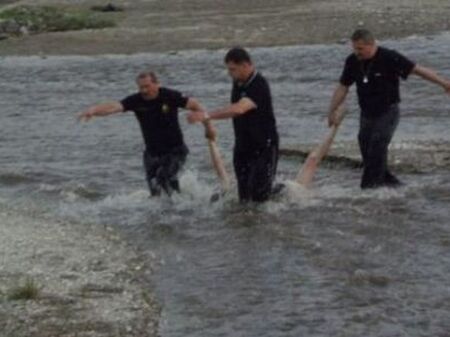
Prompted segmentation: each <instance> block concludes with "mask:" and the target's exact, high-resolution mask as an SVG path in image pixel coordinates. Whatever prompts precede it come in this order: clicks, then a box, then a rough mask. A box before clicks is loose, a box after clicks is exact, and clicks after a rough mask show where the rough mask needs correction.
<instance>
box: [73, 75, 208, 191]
mask: <svg viewBox="0 0 450 337" xmlns="http://www.w3.org/2000/svg"><path fill="white" fill-rule="evenodd" d="M136 83H137V85H138V88H139V92H138V93H136V94H133V95H131V96H128V97H126V98H124V99H123V100H122V101H120V102H110V103H104V104H99V105H95V106H92V107H90V108H88V109H87V110H85V111H84V112H82V113H81V114H80V115H79V119H80V120H85V121H88V120H89V119H91V118H92V117H96V116H107V115H111V114H115V113H118V112H125V111H134V113H135V116H136V118H137V120H138V122H139V125H140V127H141V131H142V135H143V137H144V142H145V151H144V158H143V159H144V167H145V171H146V177H147V183H148V187H149V189H150V193H151V195H152V196H159V195H160V194H161V190H164V191H165V192H166V193H167V194H168V195H169V196H170V195H171V194H172V193H173V191H177V192H179V191H180V186H179V183H178V178H177V174H178V172H179V170H180V169H181V168H182V166H183V164H184V162H185V161H186V156H187V154H188V148H187V147H186V145H185V143H184V140H183V134H182V132H181V128H180V125H179V122H178V108H185V109H189V110H191V111H201V110H202V107H201V105H200V104H199V103H198V102H197V100H195V99H193V98H189V97H185V96H183V95H182V94H181V93H180V92H178V91H176V90H172V89H168V88H165V87H161V86H160V84H159V81H158V78H157V77H156V75H155V74H154V73H153V72H143V73H141V74H139V75H138V76H137V78H136ZM205 128H206V136H207V138H209V139H211V140H214V139H215V137H216V134H215V130H214V128H213V127H212V125H211V124H210V123H205Z"/></svg>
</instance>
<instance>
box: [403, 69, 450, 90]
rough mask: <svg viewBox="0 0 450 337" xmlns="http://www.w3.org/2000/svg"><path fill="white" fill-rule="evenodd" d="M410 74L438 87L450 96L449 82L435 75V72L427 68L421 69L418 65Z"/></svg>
mask: <svg viewBox="0 0 450 337" xmlns="http://www.w3.org/2000/svg"><path fill="white" fill-rule="evenodd" d="M412 73H413V74H415V75H418V76H420V77H422V78H423V79H425V80H427V81H430V82H432V83H435V84H437V85H440V86H441V87H442V88H444V90H445V91H446V92H447V93H448V94H450V81H448V80H447V79H445V78H443V77H441V76H439V75H438V74H436V72H435V71H433V70H432V69H429V68H425V67H422V66H420V65H416V66H415V67H414V68H413V70H412Z"/></svg>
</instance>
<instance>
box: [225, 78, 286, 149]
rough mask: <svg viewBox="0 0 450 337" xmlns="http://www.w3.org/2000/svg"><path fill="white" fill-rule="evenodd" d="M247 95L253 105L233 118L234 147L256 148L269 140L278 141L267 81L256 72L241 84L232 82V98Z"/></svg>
mask: <svg viewBox="0 0 450 337" xmlns="http://www.w3.org/2000/svg"><path fill="white" fill-rule="evenodd" d="M243 97H248V98H249V99H251V100H252V101H253V102H254V103H255V104H256V106H257V107H256V108H255V109H252V110H250V111H247V112H246V113H245V114H243V115H240V116H237V117H234V118H233V127H234V133H235V138H236V142H235V149H236V150H237V151H238V152H247V151H257V150H259V149H263V148H265V147H267V146H269V145H270V144H276V145H278V133H277V127H276V122H275V116H274V113H273V107H272V97H271V94H270V88H269V84H268V83H267V81H266V79H265V78H264V77H263V76H262V75H261V74H259V73H254V74H253V75H252V76H251V77H250V79H249V80H248V81H247V82H246V83H245V84H243V85H239V84H238V83H234V84H233V89H232V91H231V102H232V103H236V102H238V101H239V100H240V99H241V98H243Z"/></svg>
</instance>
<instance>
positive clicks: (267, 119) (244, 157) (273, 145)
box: [188, 47, 279, 202]
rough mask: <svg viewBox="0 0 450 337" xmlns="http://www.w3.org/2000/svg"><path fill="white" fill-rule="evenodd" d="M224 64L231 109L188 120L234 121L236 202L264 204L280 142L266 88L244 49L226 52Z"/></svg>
mask: <svg viewBox="0 0 450 337" xmlns="http://www.w3.org/2000/svg"><path fill="white" fill-rule="evenodd" d="M224 61H225V64H226V67H227V69H228V73H229V75H230V76H231V78H232V80H233V88H232V92H231V105H229V106H226V107H224V108H222V109H218V110H214V111H212V112H210V113H206V112H204V111H193V112H191V113H189V115H188V120H189V122H191V123H194V122H205V121H208V120H211V119H226V118H232V119H233V128H234V134H235V146H234V153H233V164H234V170H235V174H236V179H237V184H238V192H239V199H240V200H241V201H255V202H263V201H266V200H267V199H268V198H269V196H270V195H271V192H272V184H273V180H274V178H275V173H276V169H277V163H278V142H279V141H278V133H277V128H276V121H275V116H274V113H273V107H272V98H271V94H270V88H269V84H268V83H267V81H266V79H265V78H264V77H263V76H262V75H261V74H260V73H259V72H257V71H256V69H255V66H254V65H253V63H252V60H251V58H250V55H249V54H248V52H247V51H246V50H245V49H243V48H239V47H237V48H233V49H231V50H229V51H228V53H227V54H226V56H225V59H224Z"/></svg>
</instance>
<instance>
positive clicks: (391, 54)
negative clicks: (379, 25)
mask: <svg viewBox="0 0 450 337" xmlns="http://www.w3.org/2000/svg"><path fill="white" fill-rule="evenodd" d="M378 53H379V55H380V56H381V57H382V58H387V59H392V58H395V57H398V56H403V55H402V54H400V53H399V52H398V51H397V50H395V49H390V48H386V47H383V46H379V47H378Z"/></svg>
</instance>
